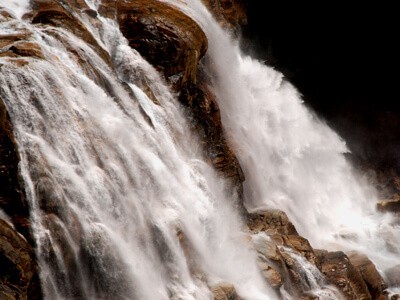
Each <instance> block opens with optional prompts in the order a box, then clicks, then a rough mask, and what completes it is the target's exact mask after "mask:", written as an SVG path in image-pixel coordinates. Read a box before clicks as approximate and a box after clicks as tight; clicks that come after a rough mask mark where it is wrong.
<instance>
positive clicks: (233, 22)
mask: <svg viewBox="0 0 400 300" xmlns="http://www.w3.org/2000/svg"><path fill="white" fill-rule="evenodd" d="M203 3H204V4H205V5H206V6H207V8H208V9H209V11H212V12H213V14H214V17H215V18H216V19H217V20H218V22H219V23H220V24H221V25H222V26H223V27H224V28H226V29H228V30H230V31H231V32H233V33H234V34H235V35H237V34H238V33H239V31H240V27H241V26H244V25H246V24H247V16H246V11H245V7H244V3H243V1H241V0H203Z"/></svg>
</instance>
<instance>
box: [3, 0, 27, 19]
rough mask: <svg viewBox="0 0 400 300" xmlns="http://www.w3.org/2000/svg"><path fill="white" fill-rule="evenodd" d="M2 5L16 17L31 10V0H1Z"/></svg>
mask: <svg viewBox="0 0 400 300" xmlns="http://www.w3.org/2000/svg"><path fill="white" fill-rule="evenodd" d="M0 7H4V8H6V9H7V10H8V11H9V12H11V13H12V14H13V15H14V16H15V17H17V18H18V19H21V17H22V16H23V15H24V14H25V13H27V12H28V11H30V0H1V1H0Z"/></svg>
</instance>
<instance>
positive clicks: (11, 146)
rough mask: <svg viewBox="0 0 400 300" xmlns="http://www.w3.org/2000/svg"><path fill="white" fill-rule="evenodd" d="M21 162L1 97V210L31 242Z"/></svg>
mask: <svg viewBox="0 0 400 300" xmlns="http://www.w3.org/2000/svg"><path fill="white" fill-rule="evenodd" d="M19 160H20V158H19V154H18V148H17V144H16V142H15V139H14V133H13V129H12V124H11V121H10V118H9V116H8V113H7V109H6V107H5V105H4V103H3V101H2V99H1V95H0V209H2V210H4V212H5V213H6V214H7V215H8V216H10V218H11V220H12V222H13V224H14V226H15V228H16V230H17V231H18V232H20V233H21V234H22V235H23V236H24V237H25V238H26V239H27V240H29V241H31V240H32V239H31V236H30V231H29V206H28V204H27V202H26V199H25V194H24V192H23V190H22V188H21V185H20V179H19V173H18V163H19Z"/></svg>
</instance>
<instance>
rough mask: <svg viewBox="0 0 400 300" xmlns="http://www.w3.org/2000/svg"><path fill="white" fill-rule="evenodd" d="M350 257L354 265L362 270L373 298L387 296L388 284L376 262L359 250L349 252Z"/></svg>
mask: <svg viewBox="0 0 400 300" xmlns="http://www.w3.org/2000/svg"><path fill="white" fill-rule="evenodd" d="M348 257H349V259H350V262H351V263H352V265H353V266H354V267H356V268H357V269H358V270H359V271H360V273H361V276H362V278H363V279H364V282H365V283H366V284H367V287H368V290H369V292H370V294H371V297H372V299H380V298H384V297H386V293H385V289H386V288H387V287H388V286H387V284H386V283H385V281H384V280H383V278H382V276H381V274H379V272H378V270H377V269H376V267H375V265H374V263H373V262H372V261H371V260H370V259H369V258H368V257H367V256H366V255H363V254H361V253H357V252H350V253H348Z"/></svg>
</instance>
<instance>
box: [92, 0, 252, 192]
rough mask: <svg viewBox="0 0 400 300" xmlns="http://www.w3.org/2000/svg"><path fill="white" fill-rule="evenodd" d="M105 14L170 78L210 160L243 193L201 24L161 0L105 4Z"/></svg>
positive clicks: (239, 173) (107, 2)
mask: <svg viewBox="0 0 400 300" xmlns="http://www.w3.org/2000/svg"><path fill="white" fill-rule="evenodd" d="M228 6H229V5H227V4H226V5H225V7H228ZM233 10H234V8H233V7H232V11H233ZM99 13H100V14H101V15H103V16H106V17H108V18H113V19H115V20H116V21H117V22H118V24H119V25H120V28H121V31H122V33H123V34H124V36H125V37H126V38H127V40H128V41H129V45H130V46H131V47H132V48H134V49H136V50H137V51H138V52H139V53H140V54H141V55H142V56H144V57H145V58H146V59H147V60H148V61H149V62H150V63H151V64H152V65H153V66H154V67H155V68H156V69H157V70H159V71H160V72H162V73H163V74H164V76H165V78H166V80H167V81H168V82H170V84H171V86H172V87H173V89H174V90H175V91H176V92H177V93H178V95H179V96H178V97H179V100H180V101H181V103H182V104H184V105H185V106H186V107H187V112H188V114H189V115H190V116H191V117H190V119H191V120H192V121H193V122H192V126H193V130H194V131H196V132H197V133H198V135H199V136H200V139H201V141H202V144H203V145H204V150H205V152H206V155H207V157H208V158H209V159H210V162H211V163H212V164H213V165H214V166H215V167H216V169H217V170H219V171H220V172H221V174H223V175H224V176H227V177H228V178H231V179H232V182H233V184H234V185H235V186H236V187H238V189H239V193H241V186H240V183H241V182H242V181H243V180H244V178H243V172H242V170H241V168H240V166H239V163H238V161H237V159H236V156H235V155H234V153H233V151H232V150H231V149H230V147H229V145H228V144H227V142H226V139H225V137H224V135H223V130H222V125H221V117H220V113H219V108H218V104H217V101H216V99H215V96H214V95H213V93H212V92H211V90H210V89H209V88H208V87H207V82H206V77H205V76H204V74H202V73H201V71H200V70H199V69H198V65H199V61H200V59H201V58H202V57H203V55H204V54H205V52H206V50H207V38H206V36H205V34H204V32H203V31H202V29H201V28H200V26H199V25H198V24H197V23H196V22H195V21H193V20H192V19H191V18H190V17H189V16H187V15H185V14H184V13H183V12H182V11H180V10H179V9H178V8H176V7H173V6H170V5H168V4H166V3H163V2H160V1H156V0H140V1H118V2H117V1H111V0H107V1H102V4H101V5H100V7H99ZM145 86H146V84H144V87H145ZM150 98H152V97H151V95H150Z"/></svg>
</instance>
